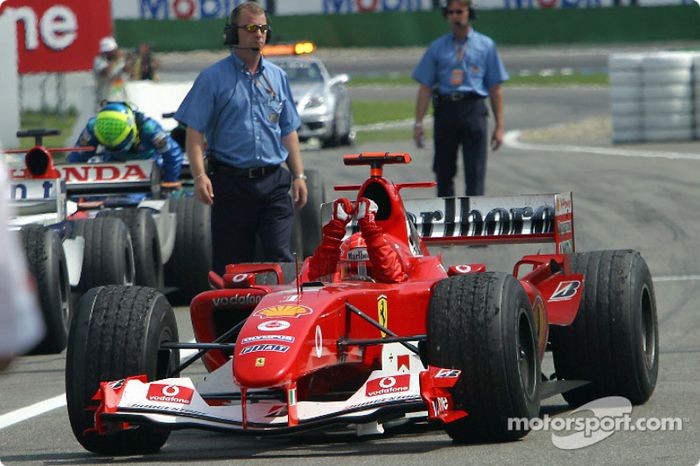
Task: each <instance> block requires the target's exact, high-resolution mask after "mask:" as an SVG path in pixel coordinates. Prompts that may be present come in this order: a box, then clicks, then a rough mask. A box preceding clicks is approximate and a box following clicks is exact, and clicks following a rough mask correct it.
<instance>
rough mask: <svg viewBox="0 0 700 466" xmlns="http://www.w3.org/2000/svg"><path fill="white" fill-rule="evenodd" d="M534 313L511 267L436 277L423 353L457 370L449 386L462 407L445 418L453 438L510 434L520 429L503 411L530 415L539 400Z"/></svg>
mask: <svg viewBox="0 0 700 466" xmlns="http://www.w3.org/2000/svg"><path fill="white" fill-rule="evenodd" d="M534 323H535V318H534V315H533V312H532V307H531V306H530V301H529V300H528V297H527V294H526V293H525V290H524V289H523V287H522V286H521V285H520V283H519V282H518V281H517V279H515V278H514V277H513V276H512V275H508V274H504V273H494V272H488V273H487V272H484V273H475V274H468V275H460V276H456V277H450V278H447V279H444V280H442V281H440V282H438V283H437V284H436V285H435V287H434V289H433V294H432V298H431V301H430V310H429V316H428V361H429V363H430V364H432V365H434V366H438V367H443V368H453V369H459V370H461V371H462V374H461V376H460V378H459V381H458V382H457V385H455V387H454V388H453V389H452V391H453V397H454V401H455V405H456V406H457V409H463V410H465V411H466V412H467V413H468V414H469V415H468V416H467V417H465V418H462V419H460V420H458V421H455V422H451V423H449V424H447V425H446V426H445V429H446V431H447V433H448V434H449V435H450V437H452V439H453V440H454V441H455V442H460V443H463V442H474V441H509V440H515V439H518V438H520V437H523V436H525V435H526V434H527V430H515V429H511V428H509V427H510V426H509V421H508V420H509V418H527V419H530V418H534V417H537V416H538V414H539V406H540V396H539V392H540V364H541V361H540V358H539V355H538V354H537V339H536V330H535V324H534Z"/></svg>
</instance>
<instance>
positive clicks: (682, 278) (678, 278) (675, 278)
mask: <svg viewBox="0 0 700 466" xmlns="http://www.w3.org/2000/svg"><path fill="white" fill-rule="evenodd" d="M653 280H654V281H655V282H689V281H696V280H700V275H665V276H664V275H662V276H661V277H654V278H653Z"/></svg>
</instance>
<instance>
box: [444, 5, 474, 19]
mask: <svg viewBox="0 0 700 466" xmlns="http://www.w3.org/2000/svg"><path fill="white" fill-rule="evenodd" d="M447 3H448V4H449V2H447ZM470 3H471V2H470ZM467 8H468V9H469V21H472V20H474V19H476V17H477V15H476V8H474V6H473V5H471V4H470V5H469V6H468V7H467ZM442 17H443V18H445V19H447V5H445V6H443V7H442Z"/></svg>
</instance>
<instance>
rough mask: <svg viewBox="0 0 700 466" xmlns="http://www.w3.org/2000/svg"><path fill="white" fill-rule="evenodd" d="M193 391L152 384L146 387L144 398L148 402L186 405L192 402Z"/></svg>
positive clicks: (177, 386) (186, 388)
mask: <svg viewBox="0 0 700 466" xmlns="http://www.w3.org/2000/svg"><path fill="white" fill-rule="evenodd" d="M193 393H194V390H193V389H191V388H189V387H181V386H179V385H164V384H152V385H150V386H149V387H148V394H147V395H146V398H148V400H150V401H159V402H164V403H179V404H183V405H188V404H190V403H191V402H192V394H193Z"/></svg>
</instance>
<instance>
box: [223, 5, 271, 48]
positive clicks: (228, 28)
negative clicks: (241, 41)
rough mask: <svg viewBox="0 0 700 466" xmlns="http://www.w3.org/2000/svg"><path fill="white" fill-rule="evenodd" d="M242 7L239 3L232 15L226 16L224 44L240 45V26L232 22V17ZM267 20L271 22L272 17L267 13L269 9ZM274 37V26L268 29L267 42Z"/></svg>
mask: <svg viewBox="0 0 700 466" xmlns="http://www.w3.org/2000/svg"><path fill="white" fill-rule="evenodd" d="M240 8H241V5H238V6H237V7H236V8H234V9H233V11H232V12H231V14H230V15H228V16H227V17H226V24H225V25H224V45H228V46H234V45H238V28H237V27H236V25H233V24H231V22H230V18H231V17H232V16H238V10H239V9H240ZM265 20H266V21H267V24H268V25H269V24H270V17H269V16H268V14H267V11H265ZM271 38H272V27H270V30H268V31H267V36H265V44H269V43H270V39H271Z"/></svg>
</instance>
